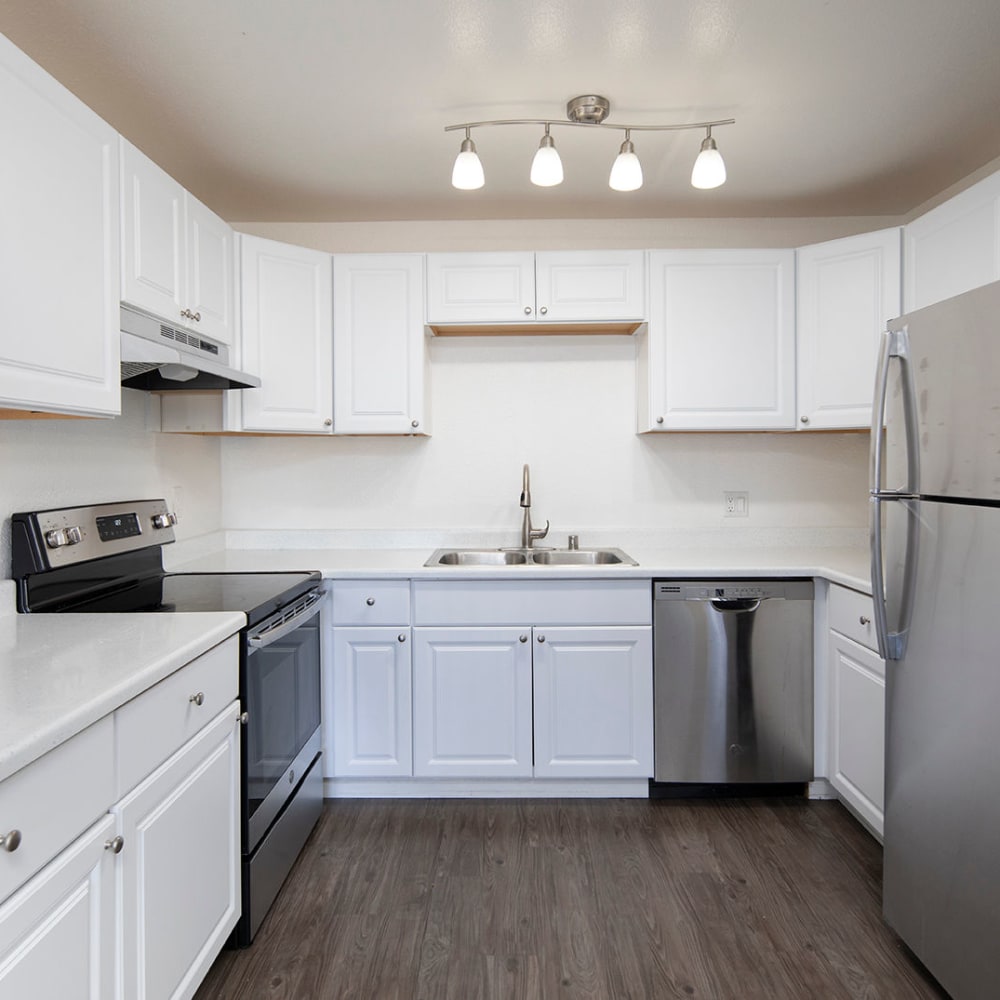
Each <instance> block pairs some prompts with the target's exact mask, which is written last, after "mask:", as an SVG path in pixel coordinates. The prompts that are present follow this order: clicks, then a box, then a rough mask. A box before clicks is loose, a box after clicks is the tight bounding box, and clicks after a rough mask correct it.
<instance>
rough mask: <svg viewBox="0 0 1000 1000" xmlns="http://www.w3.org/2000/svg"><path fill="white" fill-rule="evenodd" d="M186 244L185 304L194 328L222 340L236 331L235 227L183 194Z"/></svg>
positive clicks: (226, 340) (229, 341)
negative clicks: (190, 314)
mask: <svg viewBox="0 0 1000 1000" xmlns="http://www.w3.org/2000/svg"><path fill="white" fill-rule="evenodd" d="M184 217H185V223H186V225H185V237H186V245H187V255H186V256H187V284H186V288H187V291H186V293H185V297H184V298H185V307H186V308H187V310H188V311H189V312H191V313H193V314H194V316H195V319H192V320H189V321H188V325H189V326H190V327H191V329H192V330H195V331H197V332H198V333H200V334H204V336H206V337H210V338H212V339H213V340H218V341H219V342H221V343H223V344H232V343H233V342H234V334H235V319H234V312H235V310H236V293H235V290H234V287H233V273H234V270H235V260H234V250H233V243H234V240H233V230H232V228H231V227H230V226H229V224H228V223H226V222H224V221H223V220H222V219H220V218H219V217H218V216H217V215H216V214H215V213H214V212H212V211H210V210H209V209H208V208H206V207H205V206H204V205H203V204H202V203H201V202H200V201H198V199H197V198H193V197H192V196H191V195H190V194H186V195H185V198H184Z"/></svg>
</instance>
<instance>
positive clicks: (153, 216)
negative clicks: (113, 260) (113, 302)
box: [121, 139, 236, 345]
mask: <svg viewBox="0 0 1000 1000" xmlns="http://www.w3.org/2000/svg"><path fill="white" fill-rule="evenodd" d="M234 265H235V258H234V250H233V230H232V229H231V228H230V227H229V225H228V224H227V223H225V222H224V221H223V220H222V219H220V218H219V217H218V216H217V215H215V214H214V213H213V212H211V211H210V210H209V209H208V208H206V207H205V206H204V205H203V204H202V203H201V202H200V201H198V200H197V199H196V198H194V197H193V196H192V195H190V194H188V192H187V191H185V190H184V189H183V188H182V187H181V186H180V185H179V184H178V183H177V182H176V181H175V180H174V179H173V178H172V177H170V176H169V175H167V174H166V173H164V172H163V171H162V170H161V169H160V168H159V167H158V166H157V165H156V164H155V163H154V162H153V161H152V160H150V159H149V157H147V156H145V155H144V154H143V153H141V152H140V151H139V150H138V149H136V148H135V146H133V145H132V144H131V143H129V142H126V141H125V140H124V139H123V140H122V275H121V298H122V301H123V302H128V303H130V304H131V305H134V306H138V307H139V308H140V309H145V310H146V311H147V312H150V313H153V314H154V315H156V316H158V317H159V318H161V319H164V320H166V321H167V322H169V323H171V324H172V325H174V326H177V327H182V328H185V329H188V330H191V331H192V332H193V333H197V334H199V335H200V336H203V337H207V338H210V339H212V340H216V341H219V342H220V343H223V344H229V345H232V344H233V343H234V342H235V334H236V322H235V315H234V314H235V307H236V296H235V290H234V283H233V277H234V270H235V267H234Z"/></svg>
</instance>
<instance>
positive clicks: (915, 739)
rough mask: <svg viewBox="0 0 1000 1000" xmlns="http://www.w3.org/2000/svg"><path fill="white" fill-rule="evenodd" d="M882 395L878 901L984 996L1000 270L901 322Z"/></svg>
mask: <svg viewBox="0 0 1000 1000" xmlns="http://www.w3.org/2000/svg"><path fill="white" fill-rule="evenodd" d="M875 394H876V399H875V407H874V418H873V428H872V484H871V485H872V492H871V541H872V586H873V590H874V595H875V617H876V624H877V626H878V634H879V646H880V652H881V653H882V656H883V657H884V658H885V660H886V727H887V728H886V765H885V767H886V782H885V854H884V877H883V910H884V913H885V917H886V920H887V921H888V922H889V923H890V924H891V925H892V927H893V928H895V930H896V931H897V933H898V934H899V935H900V936H901V937H902V938H903V940H904V941H905V942H906V943H907V945H908V946H909V947H910V948H911V949H912V951H913V952H914V953H915V954H916V955H917V957H918V958H919V959H920V960H921V961H922V962H923V963H924V965H925V966H926V967H927V968H928V969H929V970H930V972H931V974H932V975H933V976H934V977H935V978H936V979H937V980H938V981H939V982H940V983H941V985H942V986H943V987H944V988H945V989H946V990H947V991H948V992H949V993H950V994H951V995H952V997H953V998H955V1000H980V998H985V997H995V996H1000V600H998V597H1000V282H997V283H995V284H991V285H987V286H985V287H983V288H979V289H976V290H975V291H972V292H967V293H965V294H963V295H959V296H956V297H955V298H953V299H948V300H946V301H944V302H940V303H937V304H935V305H932V306H928V307H926V308H924V309H921V310H919V311H916V312H913V313H910V314H909V315H906V316H903V317H902V318H900V319H897V320H893V321H892V322H891V323H890V324H889V326H888V330H887V331H886V333H885V334H883V340H882V352H881V358H880V361H879V369H878V377H877V381H876V392H875ZM883 424H884V427H885V430H884V433H883V430H882V428H883Z"/></svg>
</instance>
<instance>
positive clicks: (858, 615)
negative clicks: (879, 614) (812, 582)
mask: <svg viewBox="0 0 1000 1000" xmlns="http://www.w3.org/2000/svg"><path fill="white" fill-rule="evenodd" d="M829 615H830V628H832V629H834V630H835V631H837V632H840V633H841V634H842V635H846V636H847V637H848V638H849V639H853V640H854V641H855V642H857V643H860V644H861V645H862V646H867V647H868V648H869V649H876V650H877V649H878V639H877V638H876V636H875V613H874V610H873V605H872V599H871V597H869V596H868V594H859V593H858V592H857V591H856V590H849V589H848V588H847V587H840V586H838V585H837V584H833V583H832V584H830V604H829Z"/></svg>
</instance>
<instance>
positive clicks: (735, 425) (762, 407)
mask: <svg viewBox="0 0 1000 1000" xmlns="http://www.w3.org/2000/svg"><path fill="white" fill-rule="evenodd" d="M649 262H650V279H649V281H650V301H649V332H648V337H647V340H646V349H647V351H648V356H647V358H646V359H645V364H644V365H643V366H642V367H643V369H644V370H645V372H646V375H647V377H648V379H649V390H648V404H649V410H648V413H647V414H646V415H645V421H644V422H645V426H640V429H641V430H775V429H790V428H792V427H794V426H795V282H794V273H795V255H794V251H792V250H662V251H656V252H654V253H651V254H650V258H649Z"/></svg>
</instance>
